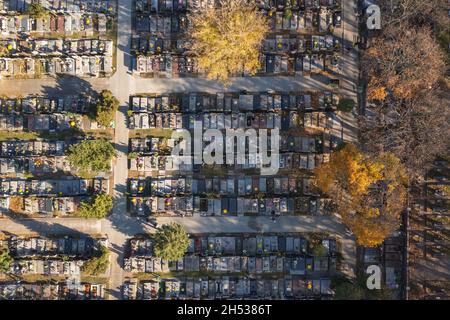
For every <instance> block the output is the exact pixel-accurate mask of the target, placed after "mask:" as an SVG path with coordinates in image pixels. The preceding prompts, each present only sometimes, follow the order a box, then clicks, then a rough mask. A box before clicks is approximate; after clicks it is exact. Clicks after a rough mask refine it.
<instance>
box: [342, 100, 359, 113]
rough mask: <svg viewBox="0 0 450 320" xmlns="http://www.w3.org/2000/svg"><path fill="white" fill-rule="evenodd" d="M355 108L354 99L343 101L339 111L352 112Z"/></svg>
mask: <svg viewBox="0 0 450 320" xmlns="http://www.w3.org/2000/svg"><path fill="white" fill-rule="evenodd" d="M353 108H355V101H354V100H352V99H341V100H340V101H339V105H338V109H339V111H343V112H351V111H352V110H353Z"/></svg>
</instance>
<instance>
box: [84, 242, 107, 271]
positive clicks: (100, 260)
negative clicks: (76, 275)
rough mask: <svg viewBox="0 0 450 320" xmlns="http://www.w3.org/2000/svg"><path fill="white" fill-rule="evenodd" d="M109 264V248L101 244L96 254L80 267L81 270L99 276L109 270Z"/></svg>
mask: <svg viewBox="0 0 450 320" xmlns="http://www.w3.org/2000/svg"><path fill="white" fill-rule="evenodd" d="M108 265H109V250H108V248H106V247H103V246H101V247H100V249H99V250H97V251H96V252H95V254H94V256H93V257H92V258H91V259H89V260H88V261H86V262H85V263H84V264H83V265H82V266H81V268H80V270H81V271H82V272H83V273H84V274H87V275H90V276H98V275H101V274H103V273H105V272H106V270H108Z"/></svg>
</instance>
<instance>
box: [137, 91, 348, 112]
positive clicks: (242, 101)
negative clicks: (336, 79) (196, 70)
mask: <svg viewBox="0 0 450 320" xmlns="http://www.w3.org/2000/svg"><path fill="white" fill-rule="evenodd" d="M338 104H339V97H338V96H337V95H336V94H335V93H333V92H330V91H326V92H298V91H294V92H255V93H251V92H240V93H239V92H227V93H221V92H219V93H214V94H210V93H205V92H199V93H170V94H150V95H141V96H131V97H130V110H131V111H133V112H137V113H141V112H143V113H172V112H174V113H177V112H181V113H189V114H201V113H214V112H216V113H222V112H223V113H242V112H255V113H256V112H282V111H298V112H312V111H334V110H336V108H337V105H338Z"/></svg>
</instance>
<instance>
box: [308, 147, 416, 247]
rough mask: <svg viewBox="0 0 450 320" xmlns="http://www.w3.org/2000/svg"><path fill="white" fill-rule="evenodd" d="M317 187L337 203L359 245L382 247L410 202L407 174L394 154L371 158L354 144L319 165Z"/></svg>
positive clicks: (344, 220)
mask: <svg viewBox="0 0 450 320" xmlns="http://www.w3.org/2000/svg"><path fill="white" fill-rule="evenodd" d="M315 173H316V176H317V180H316V184H317V186H318V187H319V188H320V189H321V190H322V191H323V192H324V193H326V194H327V195H328V196H329V197H330V198H331V199H333V201H334V202H335V204H336V207H337V211H338V213H339V214H340V215H341V217H342V220H343V222H344V223H345V224H346V225H347V226H348V227H349V229H350V230H351V231H352V232H353V234H354V235H355V237H356V241H357V243H358V244H359V245H362V246H368V247H373V246H377V245H379V244H381V243H382V242H383V241H384V239H385V238H386V237H387V236H389V235H390V234H391V233H392V232H393V231H395V230H396V228H397V227H398V222H399V216H400V213H401V211H402V210H403V208H404V204H405V199H406V187H405V185H406V183H407V180H406V171H405V169H404V168H403V166H402V164H401V162H400V160H399V159H397V158H396V157H395V156H393V155H392V154H382V155H380V156H378V157H376V158H374V159H373V158H370V157H368V156H366V155H365V154H363V153H362V152H361V151H360V150H358V149H357V148H356V147H355V146H353V145H346V146H344V147H343V148H342V149H341V150H339V151H337V152H335V153H333V154H332V156H331V158H330V162H328V163H325V164H323V165H321V166H319V167H318V168H317V169H316V171H315Z"/></svg>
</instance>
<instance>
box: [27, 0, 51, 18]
mask: <svg viewBox="0 0 450 320" xmlns="http://www.w3.org/2000/svg"><path fill="white" fill-rule="evenodd" d="M28 14H29V15H30V16H31V17H33V18H44V17H47V16H48V15H49V11H48V10H47V9H45V8H44V7H43V6H41V5H40V4H39V3H32V4H30V6H29V7H28Z"/></svg>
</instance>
